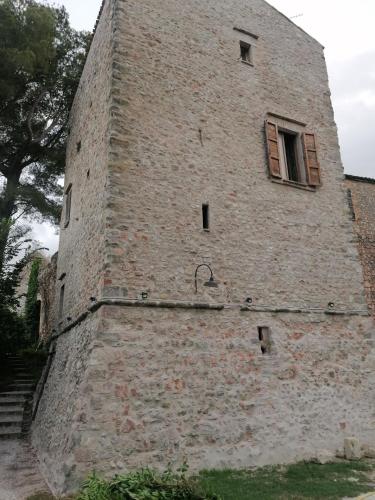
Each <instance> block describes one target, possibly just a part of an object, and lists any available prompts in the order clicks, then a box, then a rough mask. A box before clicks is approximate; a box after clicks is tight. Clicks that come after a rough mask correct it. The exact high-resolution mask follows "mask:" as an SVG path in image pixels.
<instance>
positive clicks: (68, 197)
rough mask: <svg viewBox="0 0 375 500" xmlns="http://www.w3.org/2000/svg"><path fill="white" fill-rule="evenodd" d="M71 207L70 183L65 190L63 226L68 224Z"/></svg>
mask: <svg viewBox="0 0 375 500" xmlns="http://www.w3.org/2000/svg"><path fill="white" fill-rule="evenodd" d="M71 209H72V185H71V184H70V186H69V187H68V189H67V190H66V191H65V227H67V226H68V224H69V221H70V213H71Z"/></svg>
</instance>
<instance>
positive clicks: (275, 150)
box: [266, 120, 282, 179]
mask: <svg viewBox="0 0 375 500" xmlns="http://www.w3.org/2000/svg"><path fill="white" fill-rule="evenodd" d="M266 134H267V146H268V161H269V165H270V174H271V175H272V176H273V177H279V178H280V179H281V177H282V175H281V166H280V153H279V144H278V135H279V132H278V127H277V125H276V123H273V122H270V121H268V120H267V121H266Z"/></svg>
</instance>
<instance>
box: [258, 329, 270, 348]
mask: <svg viewBox="0 0 375 500" xmlns="http://www.w3.org/2000/svg"><path fill="white" fill-rule="evenodd" d="M258 337H259V343H260V350H261V351H262V354H269V353H270V352H271V332H270V328H269V327H268V326H258Z"/></svg>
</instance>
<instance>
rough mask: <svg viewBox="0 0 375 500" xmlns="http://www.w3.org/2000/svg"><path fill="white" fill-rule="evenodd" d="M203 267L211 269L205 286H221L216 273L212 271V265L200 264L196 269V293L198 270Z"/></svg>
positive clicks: (196, 289)
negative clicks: (215, 276)
mask: <svg viewBox="0 0 375 500" xmlns="http://www.w3.org/2000/svg"><path fill="white" fill-rule="evenodd" d="M201 267H207V269H209V271H210V273H211V276H210V279H209V280H208V281H206V282H205V283H204V286H207V287H209V288H217V287H218V286H219V285H218V282H217V281H215V278H214V273H213V272H212V269H211V266H210V265H209V264H199V266H198V267H197V268H196V270H195V293H198V281H197V277H198V271H199V269H200V268H201Z"/></svg>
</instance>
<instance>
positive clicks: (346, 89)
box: [35, 0, 375, 251]
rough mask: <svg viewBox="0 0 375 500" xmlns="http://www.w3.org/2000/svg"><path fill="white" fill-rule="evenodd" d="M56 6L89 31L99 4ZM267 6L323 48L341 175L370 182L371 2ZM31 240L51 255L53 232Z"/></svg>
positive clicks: (374, 64) (41, 231) (374, 105)
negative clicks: (343, 172)
mask: <svg viewBox="0 0 375 500" xmlns="http://www.w3.org/2000/svg"><path fill="white" fill-rule="evenodd" d="M139 1H142V0H139ZM160 1H163V0H160ZM186 1H189V0H186ZM56 3H58V4H60V5H61V4H63V5H65V6H66V8H67V10H68V12H69V14H70V19H71V23H72V25H73V26H74V27H75V28H76V29H86V30H92V29H93V27H94V24H95V21H96V18H97V15H98V12H99V8H100V4H101V0H57V2H56ZM269 3H270V4H271V5H273V6H274V7H276V8H277V9H278V10H280V11H281V12H283V13H284V14H286V15H287V16H288V17H292V16H298V17H295V18H293V21H294V22H295V23H296V24H298V25H299V26H301V27H302V28H303V29H304V30H305V31H307V33H309V34H310V35H312V36H313V37H314V38H316V39H317V40H318V41H319V42H320V43H322V44H323V45H324V46H325V55H326V60H327V64H328V73H329V77H330V85H331V91H332V100H333V107H334V110H335V117H336V122H337V125H338V130H339V137H340V144H341V153H342V159H343V163H344V166H345V172H346V173H348V174H353V175H361V176H368V177H375V162H374V159H373V157H372V155H371V151H372V150H373V143H374V142H375V132H374V130H375V129H374V127H373V122H374V118H373V117H374V114H375V30H374V20H375V0H357V1H356V2H353V1H349V0H314V1H311V0H270V2H269ZM300 14H302V15H300ZM35 235H36V237H37V238H38V240H39V241H41V242H43V244H44V245H46V246H48V247H49V248H50V249H51V250H52V251H54V250H56V248H57V236H56V235H55V234H54V230H53V229H51V228H49V227H48V226H46V225H42V226H37V228H36V230H35Z"/></svg>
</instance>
